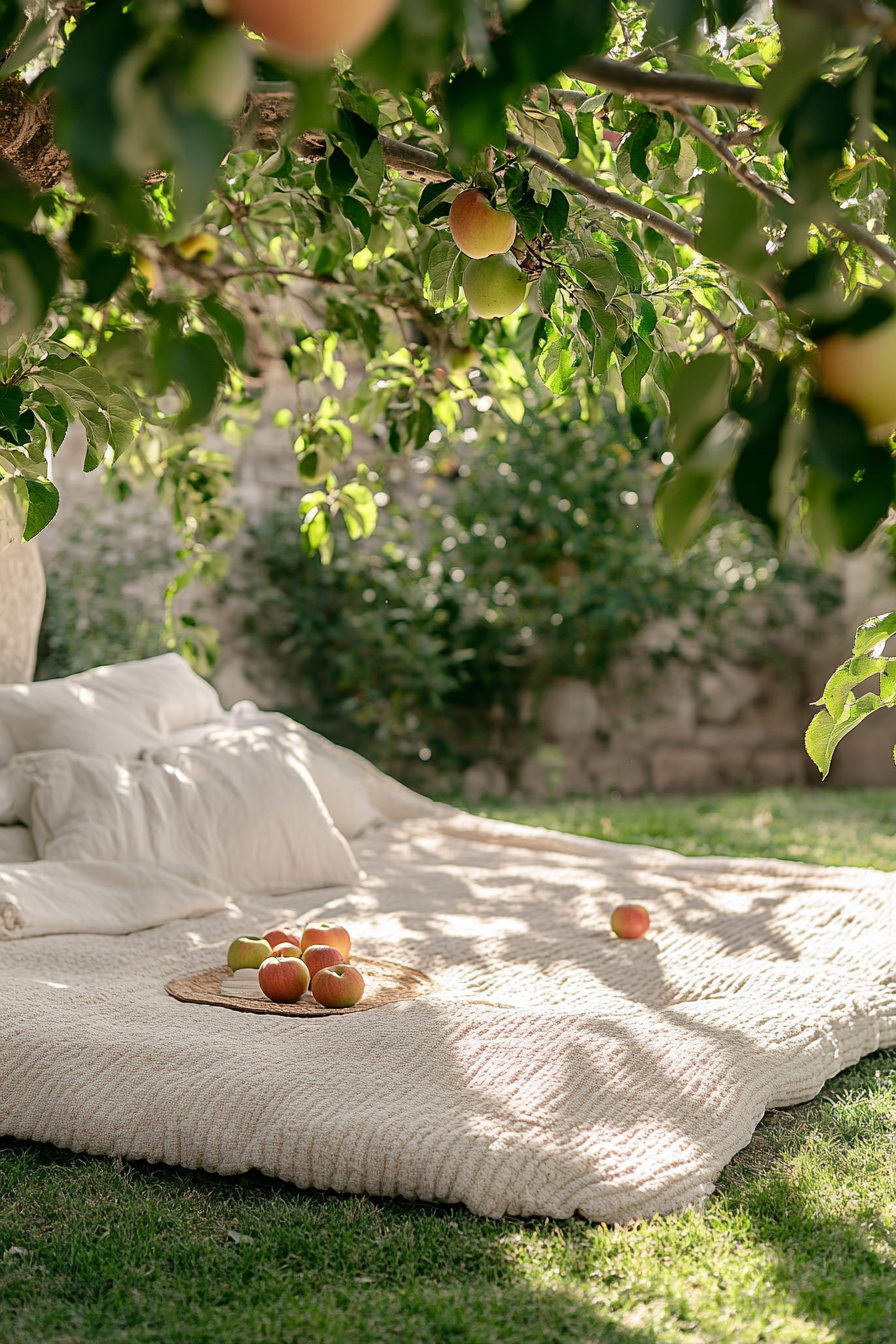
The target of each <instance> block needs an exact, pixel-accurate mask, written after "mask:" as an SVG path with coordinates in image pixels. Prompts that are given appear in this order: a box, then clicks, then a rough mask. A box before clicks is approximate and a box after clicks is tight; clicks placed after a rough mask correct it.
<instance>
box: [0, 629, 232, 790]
mask: <svg viewBox="0 0 896 1344" xmlns="http://www.w3.org/2000/svg"><path fill="white" fill-rule="evenodd" d="M223 713H224V711H223V709H222V708H221V701H220V700H219V699H218V693H217V691H216V690H215V689H214V687H213V686H210V685H209V684H208V682H207V681H203V680H202V678H201V677H200V676H198V675H197V674H196V673H195V672H194V671H193V669H192V668H191V667H190V665H189V663H187V662H185V660H184V659H183V658H181V656H180V654H178V653H163V654H161V655H160V656H159V657H158V658H144V659H142V660H140V661H138V662H133V663H118V664H116V665H114V666H112V667H93V668H91V669H90V670H89V671H88V672H76V673H75V675H74V676H71V677H63V678H62V679H61V680H59V681H34V682H30V683H28V684H22V685H14V686H0V766H3V765H6V764H8V762H9V760H10V758H11V756H13V755H15V754H16V753H18V752H24V751H47V750H50V749H54V748H58V747H67V748H68V749H69V750H70V751H78V752H84V753H91V754H94V755H99V756H137V755H139V753H140V751H141V750H142V749H143V748H144V747H154V746H158V745H159V743H161V742H163V741H165V740H166V739H167V738H169V737H170V736H171V735H172V733H176V732H178V731H179V730H180V729H181V728H186V727H188V726H189V725H190V724H196V723H208V722H209V721H210V720H213V719H219V718H220V717H221V715H222V714H223ZM10 744H11V747H10Z"/></svg>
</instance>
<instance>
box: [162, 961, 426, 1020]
mask: <svg viewBox="0 0 896 1344" xmlns="http://www.w3.org/2000/svg"><path fill="white" fill-rule="evenodd" d="M352 965H353V966H357V968H358V970H359V971H360V972H361V974H362V975H363V977H364V986H365V988H364V997H363V999H361V1001H360V1003H356V1004H354V1006H353V1007H351V1008H324V1007H322V1006H321V1004H319V1003H315V1002H314V999H312V997H311V995H310V994H306V995H305V996H304V998H302V999H300V1001H299V1002H298V1003H272V1002H271V1001H270V1000H267V999H241V998H237V997H236V996H234V995H231V994H222V993H221V982H222V980H224V979H226V977H227V976H229V975H230V969H229V967H227V966H212V967H211V968H210V969H209V970H207V971H194V972H193V974H192V975H181V976H178V977H177V979H176V980H169V981H168V983H167V985H166V986H165V989H166V990H167V992H168V993H169V994H170V995H171V996H172V998H175V999H180V1000H181V1002H182V1003H208V1004H212V1005H213V1006H214V1007H216V1008H234V1009H236V1011H237V1012H238V1013H277V1014H278V1015H279V1016H280V1017H330V1016H332V1015H334V1014H335V1015H342V1014H344V1013H363V1012H366V1011H367V1010H368V1009H369V1008H382V1007H384V1006H385V1005H386V1004H387V1003H399V1002H400V1001H401V1000H402V999H417V998H419V997H420V996H421V995H422V994H429V993H430V992H431V991H432V990H433V989H434V985H433V982H432V981H431V980H430V978H429V976H428V975H424V974H423V972H422V971H415V970H412V969H411V967H410V966H400V965H399V964H398V962H397V961H374V960H373V959H371V958H369V957H355V958H354V959H353V961H352Z"/></svg>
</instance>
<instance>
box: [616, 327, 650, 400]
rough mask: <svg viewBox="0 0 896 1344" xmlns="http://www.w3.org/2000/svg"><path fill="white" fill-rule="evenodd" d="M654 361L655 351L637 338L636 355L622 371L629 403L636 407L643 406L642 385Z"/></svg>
mask: <svg viewBox="0 0 896 1344" xmlns="http://www.w3.org/2000/svg"><path fill="white" fill-rule="evenodd" d="M652 359H653V351H652V350H651V348H650V346H649V345H648V344H647V343H646V341H642V340H641V338H640V337H639V336H636V337H635V353H634V354H633V355H632V357H631V359H630V360H629V361H628V363H627V364H626V366H625V368H624V369H623V370H622V386H623V388H624V390H625V394H626V396H627V397H628V399H629V401H632V402H634V403H635V405H638V406H639V405H640V404H641V383H642V381H643V378H644V375H645V373H646V372H647V370H648V369H649V368H650V364H651V361H652Z"/></svg>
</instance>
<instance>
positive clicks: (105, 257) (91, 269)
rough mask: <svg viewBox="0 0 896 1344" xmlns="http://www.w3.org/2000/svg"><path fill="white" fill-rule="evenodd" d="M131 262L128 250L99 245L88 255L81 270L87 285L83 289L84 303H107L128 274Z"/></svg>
mask: <svg viewBox="0 0 896 1344" xmlns="http://www.w3.org/2000/svg"><path fill="white" fill-rule="evenodd" d="M131 262H132V257H131V254H130V252H115V251H114V250H113V249H112V248H111V247H101V248H100V249H99V250H98V251H96V252H94V253H93V255H92V256H91V257H88V259H87V261H86V262H85V263H84V268H83V271H82V278H83V280H84V281H85V283H86V286H87V288H86V289H85V291H84V301H85V303H91V304H104V303H108V301H109V299H111V297H112V295H113V294H114V293H115V291H116V290H117V289H118V287H119V285H120V284H121V283H122V281H123V280H124V279H125V278H126V277H127V276H128V275H129V274H130V271H131Z"/></svg>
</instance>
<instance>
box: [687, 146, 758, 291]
mask: <svg viewBox="0 0 896 1344" xmlns="http://www.w3.org/2000/svg"><path fill="white" fill-rule="evenodd" d="M699 244H700V250H701V252H704V253H705V254H706V256H708V257H713V258H714V259H715V260H716V261H721V262H722V263H723V264H724V265H725V266H730V267H732V269H734V270H735V271H741V272H743V274H744V275H750V276H763V275H767V274H768V272H769V271H770V269H771V259H770V257H769V255H768V253H767V252H766V250H765V244H766V235H765V234H764V233H763V231H762V228H761V226H760V222H759V202H758V200H757V198H756V196H755V195H754V194H753V192H751V191H748V190H747V188H746V187H742V186H740V184H739V183H737V182H733V181H732V180H731V178H730V177H728V176H727V175H726V174H724V173H721V172H719V173H710V174H704V177H703V222H702V224H701V226H700V234H699Z"/></svg>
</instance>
